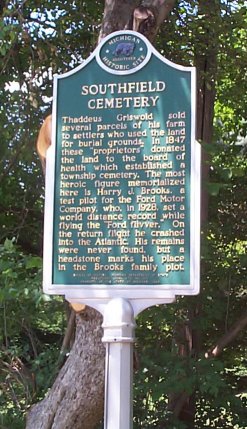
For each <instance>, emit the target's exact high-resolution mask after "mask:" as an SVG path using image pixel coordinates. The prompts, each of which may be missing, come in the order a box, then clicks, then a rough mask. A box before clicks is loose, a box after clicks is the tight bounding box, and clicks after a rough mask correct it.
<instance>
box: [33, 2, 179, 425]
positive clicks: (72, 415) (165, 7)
mask: <svg viewBox="0 0 247 429" xmlns="http://www.w3.org/2000/svg"><path fill="white" fill-rule="evenodd" d="M174 3H175V0H143V1H140V0H139V1H132V0H106V1H105V11H104V17H103V22H102V28H101V32H100V36H99V40H101V39H102V38H103V37H105V36H106V35H107V34H110V33H112V32H113V31H117V30H123V29H135V30H136V31H139V32H140V33H143V34H145V36H146V37H147V38H149V40H153V39H154V37H155V35H156V34H157V31H158V29H159V26H160V25H161V23H162V22H163V20H164V19H165V18H167V16H168V14H169V12H170V10H171V9H172V7H173V6H174ZM43 165H44V160H43ZM76 322H77V326H76V336H75V343H74V346H73V348H72V350H71V352H70V355H69V357H68V359H67V361H66V363H65V365H64V366H63V367H62V369H61V370H60V372H59V374H58V376H57V379H56V381H55V383H54V384H53V386H52V387H51V389H50V391H49V393H48V395H47V396H46V398H45V399H44V400H43V401H41V402H40V403H38V404H36V405H34V406H33V407H32V408H31V410H30V412H29V414H28V416H27V424H26V429H95V427H96V425H97V424H99V423H100V421H101V420H102V417H103V401H104V394H103V392H104V360H105V359H104V355H105V353H104V347H103V345H102V342H101V338H102V330H101V324H102V317H101V315H100V314H99V313H97V312H96V311H95V310H93V309H91V308H86V310H84V312H83V313H81V314H80V315H77V316H76Z"/></svg>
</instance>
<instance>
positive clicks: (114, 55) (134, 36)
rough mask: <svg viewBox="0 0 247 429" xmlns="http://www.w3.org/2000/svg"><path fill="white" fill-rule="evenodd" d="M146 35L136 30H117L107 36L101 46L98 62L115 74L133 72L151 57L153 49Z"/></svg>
mask: <svg viewBox="0 0 247 429" xmlns="http://www.w3.org/2000/svg"><path fill="white" fill-rule="evenodd" d="M148 43H149V42H148V41H147V40H146V38H145V37H144V36H142V35H141V34H139V33H136V32H134V31H117V32H116V33H112V34H110V35H109V36H107V37H106V38H105V39H104V40H103V42H102V43H101V45H100V46H99V49H98V53H97V56H96V58H97V62H98V64H99V65H100V67H102V68H103V69H104V70H106V71H108V72H110V73H113V74H121V75H125V74H131V73H135V72H136V71H138V70H140V69H141V68H142V67H144V65H145V64H147V62H148V61H149V59H150V56H151V50H150V49H149V45H148Z"/></svg>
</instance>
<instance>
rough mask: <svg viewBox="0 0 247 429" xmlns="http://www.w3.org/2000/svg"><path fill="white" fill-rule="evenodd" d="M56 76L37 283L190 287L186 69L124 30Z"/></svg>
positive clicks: (194, 148)
mask: <svg viewBox="0 0 247 429" xmlns="http://www.w3.org/2000/svg"><path fill="white" fill-rule="evenodd" d="M54 83H55V85H54V104H53V119H52V121H53V144H52V147H51V149H50V150H49V155H48V164H47V178H46V211H45V246H44V257H45V278H44V286H45V291H46V292H48V293H68V291H69V293H70V294H71V293H72V295H73V291H76V295H77V296H79V295H80V296H86V297H87V296H88V297H89V296H94V297H97V296H98V295H99V296H102V297H104V298H105V297H108V296H110V297H114V296H120V295H124V296H125V297H127V298H133V297H134V298H138V297H141V298H144V297H146V296H149V297H152V296H156V297H160V298H162V296H165V294H166V293H167V291H170V293H171V294H172V295H176V294H195V293H198V289H199V253H200V252H199V241H200V240H199V218H200V214H199V213H200V212H199V211H200V208H199V204H200V198H199V194H200V149H199V145H198V144H197V143H196V142H195V70H194V68H192V67H182V66H178V65H176V64H173V63H171V62H170V61H168V60H166V59H164V58H163V57H162V56H161V55H160V54H159V53H158V52H157V51H156V50H155V49H154V48H153V47H152V46H151V45H150V43H149V42H148V41H147V40H146V39H145V38H144V37H143V36H142V35H140V34H139V33H135V32H132V31H125V32H117V33H113V34H111V35H110V36H108V37H107V38H106V39H104V41H103V42H102V43H101V45H100V46H99V47H98V48H97V49H96V51H95V52H94V53H93V54H92V55H91V56H90V57H89V58H88V59H87V60H86V61H85V62H84V63H83V64H82V65H81V66H79V67H78V68H76V69H75V70H73V71H72V72H69V73H66V74H64V75H61V76H56V77H55V82H54ZM78 291H80V292H78ZM92 291H93V293H92ZM78 294H79V295H78ZM97 294H98V295H97Z"/></svg>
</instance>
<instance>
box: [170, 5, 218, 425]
mask: <svg viewBox="0 0 247 429" xmlns="http://www.w3.org/2000/svg"><path fill="white" fill-rule="evenodd" d="M198 14H199V15H200V16H201V17H203V19H201V26H200V29H199V31H200V32H199V33H198V36H197V37H198V43H197V46H198V49H197V51H196V52H195V66H196V69H197V128H196V138H197V140H198V141H201V142H203V143H206V144H210V143H211V141H212V136H213V117H214V102H215V81H216V73H217V52H218V40H219V34H218V32H217V30H216V29H218V30H219V28H220V22H219V21H220V2H219V1H213V2H212V1H210V0H206V1H205V0H200V1H199V9H198ZM217 23H218V25H217ZM201 175H202V190H201V223H202V225H205V223H206V221H207V219H208V193H207V190H206V186H205V184H206V182H207V181H208V178H209V165H208V158H207V154H206V153H205V152H204V151H203V150H202V171H201ZM201 270H202V271H203V270H204V267H203V266H202V267H201ZM200 312H201V303H200V297H199V298H198V299H194V300H193V301H192V302H191V305H190V309H189V311H188V323H187V325H186V326H184V329H183V330H181V329H180V333H181V345H183V344H187V347H186V350H185V349H184V347H182V346H181V350H182V353H180V355H182V356H188V357H189V356H191V357H192V356H193V357H197V356H199V354H200V352H201V338H200V337H201V334H200V331H199V328H198V327H197V328H196V329H193V328H192V327H193V324H194V320H195V318H197V317H198V315H199V314H200ZM185 328H186V329H185ZM175 329H176V328H175ZM188 338H189V339H190V341H188ZM181 350H180V351H181ZM195 403H196V395H195V393H193V395H191V396H190V395H188V394H185V392H181V393H180V394H177V395H175V396H172V397H171V398H170V401H169V410H170V411H172V412H173V416H174V417H176V418H178V419H179V420H180V421H181V422H183V423H185V424H186V428H187V429H190V428H192V429H193V428H194V419H195V411H196V408H195Z"/></svg>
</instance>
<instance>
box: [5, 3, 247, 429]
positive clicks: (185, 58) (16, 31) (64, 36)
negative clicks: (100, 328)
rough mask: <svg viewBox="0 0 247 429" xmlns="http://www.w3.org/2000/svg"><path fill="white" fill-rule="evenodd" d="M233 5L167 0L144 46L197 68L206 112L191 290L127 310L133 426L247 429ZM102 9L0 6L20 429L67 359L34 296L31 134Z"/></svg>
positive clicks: (47, 303) (240, 107) (58, 306)
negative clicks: (202, 204) (201, 211)
mask: <svg viewBox="0 0 247 429" xmlns="http://www.w3.org/2000/svg"><path fill="white" fill-rule="evenodd" d="M108 3H109V2H108ZM127 3H128V2H126V7H127ZM136 3H138V2H136ZM245 3H246V2H245V1H243V0H239V1H238V2H236V1H227V0H221V1H220V0H213V1H211V2H209V1H208V2H202V1H199V0H192V1H184V0H179V1H177V3H176V6H175V7H174V9H173V10H172V12H171V15H170V17H169V20H168V22H165V23H164V24H163V25H162V26H161V29H160V32H159V34H158V36H157V38H156V41H155V44H156V47H157V48H158V50H159V51H160V52H161V53H162V54H163V55H164V56H166V57H167V58H168V59H170V60H172V61H174V62H176V63H180V64H183V65H194V64H196V65H197V67H198V71H197V74H198V88H199V89H200V91H201V93H202V92H203V93H204V94H205V93H206V92H207V91H208V92H209V93H210V97H211V98H210V97H209V98H208V100H209V101H208V103H209V106H208V105H207V103H206V102H205V103H204V104H203V106H204V109H205V111H204V112H203V114H202V116H203V121H202V124H204V125H205V123H206V122H207V121H206V119H207V118H206V119H205V117H206V116H207V113H208V112H209V110H210V109H211V113H212V114H213V108H214V114H213V128H212V130H210V132H209V133H207V134H203V133H202V134H200V136H199V137H200V138H201V139H202V140H201V144H202V148H203V151H204V153H205V169H206V171H207V174H206V175H205V176H204V181H203V190H204V191H203V196H204V197H205V199H207V198H209V204H208V215H207V216H206V217H207V220H206V222H205V223H204V224H203V228H202V281H201V294H200V295H199V296H198V297H187V298H179V299H178V300H177V302H176V303H175V304H174V305H169V306H166V307H165V306H160V307H154V308H150V309H148V310H146V311H145V312H143V313H142V314H141V315H140V316H139V318H138V328H137V345H136V352H137V353H136V354H137V361H138V364H137V369H136V372H135V400H134V404H135V410H134V416H135V417H134V427H135V429H139V428H149V427H152V428H163V427H166V428H167V429H173V428H176V429H183V428H196V429H202V428H205V427H212V428H213V427H215V428H222V429H223V428H224V429H225V428H227V427H229V428H234V429H244V428H245V427H246V426H247V421H246V415H245V413H244V411H245V410H244V407H245V405H246V397H247V393H246V381H247V371H246V345H247V344H246V336H245V335H244V330H245V329H244V328H245V327H246V325H247V321H246V281H247V256H246V244H247V240H246V235H247V225H246V218H247V216H246V214H247V213H246V212H247V203H246V196H245V194H246V193H245V189H246V185H247V183H246V177H247V174H246V173H247V149H246V148H247V146H246V144H247V140H246V139H247V137H246V129H247V122H246V110H247V96H246V94H247V91H246V89H247V88H246V85H247V83H246V82H247V80H246V69H247V58H246V37H247V16H246V7H245V6H246V5H245ZM103 8H104V4H103V2H102V1H94V2H90V1H84V2H79V1H77V0H75V1H74V2H73V3H71V2H68V1H63V2H61V1H60V0H57V1H56V2H54V1H52V0H47V1H44V2H42V3H40V2H37V1H35V0H28V1H26V2H23V1H20V0H14V1H11V2H10V1H8V0H6V1H2V2H1V4H0V15H1V21H0V36H1V37H0V95H1V101H2V102H1V107H0V123H1V145H0V193H1V198H0V207H1V211H0V223H1V231H0V317H1V330H0V336H1V347H0V390H1V397H0V404H1V405H0V407H1V409H0V427H3V428H11V429H15V428H16V429H21V428H24V427H25V423H24V419H25V413H26V412H27V410H28V408H29V407H30V405H31V404H32V403H35V402H37V401H38V400H39V399H41V398H42V397H43V396H44V395H45V393H46V391H47V389H48V387H49V386H51V385H52V383H53V381H54V379H55V376H56V374H57V373H58V371H59V369H60V368H61V366H62V365H63V363H64V361H65V360H66V351H64V350H63V352H62V354H61V347H62V341H63V333H64V329H65V325H66V311H65V309H66V305H65V304H64V303H63V301H62V300H61V299H58V298H55V297H52V299H51V298H49V297H47V296H45V295H43V293H42V290H41V264H42V260H41V256H42V235H43V230H42V229H43V227H42V223H43V202H44V180H43V177H42V172H41V167H40V164H39V161H38V159H37V155H36V152H35V141H36V137H37V132H38V129H39V126H40V124H41V122H42V120H43V118H44V117H45V116H46V115H47V114H48V113H49V112H50V110H51V97H52V76H53V74H54V73H61V72H65V71H67V70H69V69H71V68H73V67H75V66H76V65H78V64H79V63H80V62H81V61H82V60H83V59H85V58H87V56H88V55H89V53H90V52H91V51H92V50H93V49H94V47H95V45H96V43H97V39H98V36H99V31H100V23H101V20H102V15H103ZM198 97H199V98H200V94H198ZM199 98H198V99H199ZM210 100H211V101H210ZM212 100H213V105H212ZM204 101H205V100H204ZM210 103H211V104H210ZM199 119H200V118H199ZM209 122H210V121H209ZM207 127H210V124H208V125H207ZM205 136H206V137H205ZM68 352H69V351H68ZM82 427H83V426H82ZM92 429H94V428H92Z"/></svg>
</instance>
